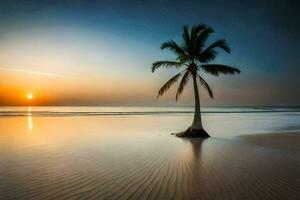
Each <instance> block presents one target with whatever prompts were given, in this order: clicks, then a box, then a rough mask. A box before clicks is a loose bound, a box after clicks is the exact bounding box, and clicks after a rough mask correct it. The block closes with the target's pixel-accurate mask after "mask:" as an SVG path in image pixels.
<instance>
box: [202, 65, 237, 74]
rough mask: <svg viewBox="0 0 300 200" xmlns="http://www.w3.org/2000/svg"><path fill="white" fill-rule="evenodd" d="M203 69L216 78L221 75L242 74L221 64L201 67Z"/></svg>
mask: <svg viewBox="0 0 300 200" xmlns="http://www.w3.org/2000/svg"><path fill="white" fill-rule="evenodd" d="M201 68H203V69H204V70H205V71H206V72H207V73H210V74H212V75H215V76H219V74H235V73H238V74H239V73H240V72H241V71H240V70H239V69H237V68H234V67H230V66H227V65H220V64H205V65H201Z"/></svg>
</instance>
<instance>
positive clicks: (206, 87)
mask: <svg viewBox="0 0 300 200" xmlns="http://www.w3.org/2000/svg"><path fill="white" fill-rule="evenodd" d="M198 77H199V79H200V83H201V85H202V86H203V87H204V88H205V89H206V90H207V92H208V94H209V96H210V98H212V99H213V98H214V95H213V92H212V90H211V89H210V87H209V85H208V84H207V83H206V81H205V80H204V79H203V78H202V77H201V76H199V75H198Z"/></svg>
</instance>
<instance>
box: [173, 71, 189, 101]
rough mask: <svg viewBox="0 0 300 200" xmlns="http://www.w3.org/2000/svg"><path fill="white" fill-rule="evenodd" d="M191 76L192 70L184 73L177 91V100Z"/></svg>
mask: <svg viewBox="0 0 300 200" xmlns="http://www.w3.org/2000/svg"><path fill="white" fill-rule="evenodd" d="M189 76H190V72H189V71H186V72H185V74H184V75H183V77H182V79H181V81H180V84H179V87H178V90H177V93H176V101H177V100H178V98H179V96H180V95H181V93H182V91H183V89H184V87H185V86H186V84H187V82H188V80H189Z"/></svg>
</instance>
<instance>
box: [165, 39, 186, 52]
mask: <svg viewBox="0 0 300 200" xmlns="http://www.w3.org/2000/svg"><path fill="white" fill-rule="evenodd" d="M160 49H162V50H164V49H170V50H171V51H172V52H174V53H175V54H176V55H178V56H181V55H186V53H185V52H184V50H183V49H182V48H181V47H180V46H179V45H178V44H177V43H176V42H175V41H174V40H170V41H167V42H164V43H162V45H161V46H160Z"/></svg>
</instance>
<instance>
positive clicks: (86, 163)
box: [0, 133, 300, 200]
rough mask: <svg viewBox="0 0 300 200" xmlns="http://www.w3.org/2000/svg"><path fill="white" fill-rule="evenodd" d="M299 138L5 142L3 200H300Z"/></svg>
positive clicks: (0, 180)
mask: <svg viewBox="0 0 300 200" xmlns="http://www.w3.org/2000/svg"><path fill="white" fill-rule="evenodd" d="M4 139H5V138H4ZM299 142H300V134H299V133H281V134H279V133H276V134H264V135H251V136H241V137H233V138H229V139H219V138H208V139H205V140H201V139H191V140H189V139H181V138H176V137H175V136H171V135H159V134H158V135H155V136H153V137H149V138H143V137H140V138H137V139H136V140H135V141H134V143H132V141H131V140H130V138H126V139H124V138H123V139H122V140H121V139H120V140H116V139H115V140H114V142H113V143H111V144H105V143H103V144H101V145H96V144H97V141H95V145H91V143H89V142H88V143H86V145H83V144H85V141H81V143H80V144H81V145H80V146H78V145H73V144H66V143H64V144H63V145H62V146H51V145H40V146H39V145H36V146H26V147H25V146H24V147H23V148H21V149H19V150H15V149H14V150H13V149H10V150H7V149H9V147H4V146H2V147H1V153H0V164H1V165H0V199H5V200H8V199H222V200H223V199H239V200H240V199H251V200H253V199H272V200H273V199H299V197H300V190H299V185H300V146H299ZM6 144H7V142H6Z"/></svg>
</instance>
